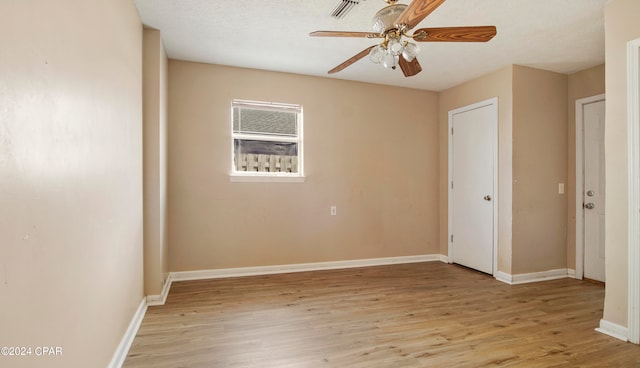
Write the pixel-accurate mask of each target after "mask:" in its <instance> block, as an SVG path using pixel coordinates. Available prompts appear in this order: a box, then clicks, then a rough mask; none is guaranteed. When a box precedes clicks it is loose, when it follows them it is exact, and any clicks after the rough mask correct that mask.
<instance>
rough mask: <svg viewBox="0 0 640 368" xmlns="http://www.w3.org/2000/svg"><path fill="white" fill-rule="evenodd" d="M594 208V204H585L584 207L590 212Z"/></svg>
mask: <svg viewBox="0 0 640 368" xmlns="http://www.w3.org/2000/svg"><path fill="white" fill-rule="evenodd" d="M595 206H596V205H595V204H593V203H586V204H585V205H584V208H586V209H588V210H592V209H594V208H595Z"/></svg>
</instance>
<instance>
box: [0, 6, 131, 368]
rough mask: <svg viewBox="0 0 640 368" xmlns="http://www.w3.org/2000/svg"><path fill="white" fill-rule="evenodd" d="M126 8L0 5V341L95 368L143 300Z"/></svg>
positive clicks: (39, 361) (30, 362) (19, 361)
mask: <svg viewBox="0 0 640 368" xmlns="http://www.w3.org/2000/svg"><path fill="white" fill-rule="evenodd" d="M141 28H142V26H141V24H140V20H139V18H138V15H137V11H136V9H135V7H134V5H133V2H131V1H128V0H93V1H73V0H60V1H46V0H32V1H3V2H0V44H1V45H2V47H1V48H0V202H1V205H0V310H1V313H0V331H2V332H1V333H0V334H1V335H2V345H3V346H7V345H8V346H31V347H36V346H59V347H61V348H62V349H63V355H62V356H56V357H38V356H35V352H34V354H33V355H32V356H30V357H0V365H2V366H11V367H45V366H46V367H105V366H106V365H107V364H108V363H109V361H110V360H111V357H112V355H113V353H114V351H115V350H116V347H117V346H118V343H119V342H120V340H121V338H122V336H123V334H124V332H125V330H126V328H127V325H128V324H129V322H130V321H131V317H132V316H133V314H134V312H135V310H136V308H137V307H138V305H139V304H140V302H141V301H142V297H143V271H142V264H143V261H142V237H143V234H142V147H141V142H142V126H141V121H142V108H141V98H142V96H141V93H142V85H141V78H142V72H141V65H142V60H141V56H142V54H141V47H142V45H141V43H142V38H141V36H142V32H141Z"/></svg>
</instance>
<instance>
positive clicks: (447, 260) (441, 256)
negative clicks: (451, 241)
mask: <svg viewBox="0 0 640 368" xmlns="http://www.w3.org/2000/svg"><path fill="white" fill-rule="evenodd" d="M439 256H440V262H443V263H451V259H449V256H445V255H444V254H439Z"/></svg>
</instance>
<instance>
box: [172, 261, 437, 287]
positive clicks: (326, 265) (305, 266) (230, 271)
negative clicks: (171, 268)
mask: <svg viewBox="0 0 640 368" xmlns="http://www.w3.org/2000/svg"><path fill="white" fill-rule="evenodd" d="M440 257H441V255H439V254H428V255H421V256H404V257H388V258H370V259H356V260H349V261H335V262H317V263H298V264H289V265H277V266H258V267H239V268H222V269H214V270H198V271H181V272H172V273H171V281H172V282H176V281H188V280H204V279H218V278H225V277H241V276H258V275H272V274H279V273H291V272H306V271H320V270H337V269H343V268H357V267H370V266H382V265H391V264H401V263H418V262H434V261H440V260H441V258H440Z"/></svg>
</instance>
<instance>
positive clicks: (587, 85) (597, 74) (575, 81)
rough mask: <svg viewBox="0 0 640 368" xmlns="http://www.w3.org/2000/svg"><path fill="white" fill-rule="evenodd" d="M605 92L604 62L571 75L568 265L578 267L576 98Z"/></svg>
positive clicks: (569, 86) (572, 267)
mask: <svg viewBox="0 0 640 368" xmlns="http://www.w3.org/2000/svg"><path fill="white" fill-rule="evenodd" d="M602 93H604V64H602V65H598V66H595V67H593V68H589V69H586V70H582V71H579V72H577V73H574V74H570V75H569V85H568V96H569V97H568V101H567V102H568V105H567V109H568V110H567V113H568V114H567V115H568V116H569V118H568V119H567V128H568V130H567V132H568V137H569V139H568V141H567V142H568V146H567V153H568V158H569V161H568V165H567V168H568V172H567V174H568V176H567V186H566V189H567V267H568V268H570V269H573V270H575V269H576V211H575V208H576V100H579V99H581V98H587V97H592V96H596V95H599V94H602Z"/></svg>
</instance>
